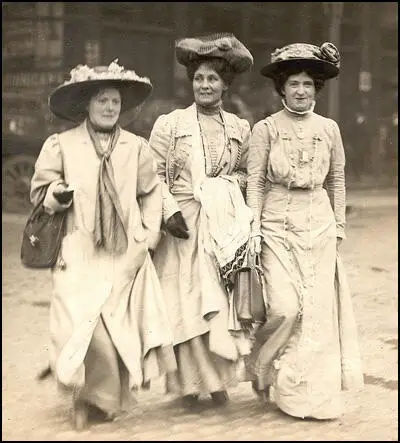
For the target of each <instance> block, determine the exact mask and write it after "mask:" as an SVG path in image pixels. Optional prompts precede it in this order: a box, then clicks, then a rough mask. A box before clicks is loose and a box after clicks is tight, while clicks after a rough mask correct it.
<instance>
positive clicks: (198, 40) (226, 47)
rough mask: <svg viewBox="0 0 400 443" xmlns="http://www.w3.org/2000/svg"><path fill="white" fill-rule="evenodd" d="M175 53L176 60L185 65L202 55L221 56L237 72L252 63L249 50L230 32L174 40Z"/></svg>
mask: <svg viewBox="0 0 400 443" xmlns="http://www.w3.org/2000/svg"><path fill="white" fill-rule="evenodd" d="M175 53H176V58H177V60H178V62H179V63H181V64H182V65H185V66H188V65H189V64H190V63H191V62H192V61H194V60H198V59H201V58H204V57H206V58H208V57H210V58H211V57H215V58H222V59H224V60H226V61H227V62H228V63H229V65H230V66H231V67H232V69H233V70H234V72H236V73H237V74H239V73H241V72H244V71H247V70H248V69H249V68H250V67H251V66H252V64H253V56H252V55H251V53H250V51H249V50H248V49H247V48H246V46H244V44H243V43H242V42H240V41H239V40H238V39H237V38H236V37H235V36H234V35H233V34H230V33H220V34H211V35H207V36H204V37H188V38H182V39H179V40H177V41H176V42H175Z"/></svg>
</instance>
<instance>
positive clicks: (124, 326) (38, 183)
mask: <svg viewBox="0 0 400 443" xmlns="http://www.w3.org/2000/svg"><path fill="white" fill-rule="evenodd" d="M110 158H111V163H112V166H113V169H114V178H115V186H116V189H117V193H118V195H119V199H120V203H121V207H122V212H123V219H124V220H123V221H124V225H125V228H126V231H127V236H128V248H127V251H126V252H125V253H124V254H123V255H121V256H119V257H114V256H112V255H110V254H109V253H107V252H105V251H103V250H99V249H96V248H95V246H94V241H93V232H94V220H95V202H96V193H97V180H98V173H99V165H100V160H99V158H98V157H97V154H96V152H95V149H94V146H93V144H92V141H91V139H90V136H89V133H88V131H87V128H86V124H85V122H84V123H83V124H81V125H80V126H78V127H76V128H74V129H71V130H69V131H66V132H63V133H61V134H54V135H52V136H50V137H49V138H48V139H47V140H46V141H45V143H44V145H43V148H42V150H41V152H40V155H39V157H38V159H37V162H36V166H35V173H34V175H33V178H32V184H31V201H32V203H34V204H35V203H37V202H38V201H39V199H40V198H41V197H42V196H43V193H44V192H45V193H46V197H45V200H44V204H45V206H47V207H48V208H50V209H53V210H56V209H57V205H58V203H57V201H56V200H55V199H54V197H53V196H52V191H53V189H54V187H55V186H56V185H57V184H58V183H59V182H60V181H63V180H65V182H67V183H68V184H70V185H71V186H73V188H74V190H75V192H74V198H73V204H72V206H71V207H70V208H69V209H68V214H67V228H66V231H67V232H66V235H65V237H64V239H63V242H62V248H61V253H60V258H61V257H62V259H63V261H64V262H65V267H61V266H59V265H58V264H56V266H55V267H54V268H53V269H52V276H53V283H54V285H53V287H54V291H53V295H52V298H51V308H50V334H51V358H50V360H51V365H52V367H53V370H54V372H55V375H56V378H57V379H58V381H60V382H61V383H63V384H64V385H67V386H82V385H83V384H84V365H83V361H84V358H85V355H86V352H87V349H88V346H89V343H90V340H91V337H92V334H93V331H94V328H95V326H96V323H97V320H98V319H99V316H100V315H102V317H103V319H104V322H105V324H106V327H107V329H108V331H109V334H110V336H111V339H112V341H113V343H114V345H115V346H116V348H117V350H118V352H119V354H120V356H121V358H122V360H123V361H124V363H125V365H126V367H127V369H128V371H129V373H130V387H131V388H132V387H137V386H140V385H141V384H142V383H143V382H145V381H147V380H148V379H150V378H151V377H153V376H159V375H160V374H161V373H163V371H164V370H171V371H172V370H174V369H175V360H174V356H173V354H172V347H171V344H172V333H171V328H170V324H169V319H168V316H167V311H166V308H165V306H164V301H163V297H162V292H161V287H160V284H159V281H158V279H157V275H156V273H155V269H154V267H153V263H152V261H151V259H150V256H149V254H148V248H154V247H155V245H156V243H157V241H158V238H159V228H160V223H161V213H162V199H161V188H160V184H159V180H158V178H157V175H156V167H155V164H154V161H153V159H152V157H151V155H150V153H149V151H148V146H147V142H146V141H145V140H144V139H142V138H140V137H138V136H136V135H134V134H132V133H130V132H127V131H125V130H122V129H121V132H120V136H119V138H118V141H117V143H116V146H115V148H114V150H113V152H112V154H111V156H110Z"/></svg>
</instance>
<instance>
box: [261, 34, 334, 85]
mask: <svg viewBox="0 0 400 443" xmlns="http://www.w3.org/2000/svg"><path fill="white" fill-rule="evenodd" d="M293 66H298V67H299V68H306V69H308V70H310V71H311V72H315V73H316V74H318V75H319V76H320V77H322V78H323V79H325V80H328V79H330V78H333V77H336V76H337V75H338V74H339V68H340V54H339V51H338V49H337V48H336V46H335V45H334V44H333V43H329V42H325V43H323V44H322V45H321V46H315V45H311V44H308V43H293V44H291V45H287V46H284V47H283V48H280V49H276V50H275V51H274V52H273V53H272V54H271V62H270V63H269V64H268V65H266V66H264V67H263V68H262V69H261V74H262V75H263V76H265V77H269V78H274V77H276V75H277V74H279V73H280V72H282V71H285V70H287V69H291V67H293Z"/></svg>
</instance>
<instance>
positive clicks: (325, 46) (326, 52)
mask: <svg viewBox="0 0 400 443" xmlns="http://www.w3.org/2000/svg"><path fill="white" fill-rule="evenodd" d="M320 49H321V56H322V58H324V59H325V60H328V61H329V62H331V63H333V64H335V65H339V64H340V54H339V51H338V49H337V47H336V46H335V45H334V44H333V43H330V42H325V43H322V45H321V47H320Z"/></svg>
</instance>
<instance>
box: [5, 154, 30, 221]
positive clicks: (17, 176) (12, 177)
mask: <svg viewBox="0 0 400 443" xmlns="http://www.w3.org/2000/svg"><path fill="white" fill-rule="evenodd" d="M35 162H36V158H35V157H32V156H30V155H16V156H12V157H9V158H7V159H6V160H4V161H3V166H2V174H3V179H2V184H3V200H2V206H3V210H4V209H5V210H9V211H11V212H27V211H29V210H30V209H31V208H32V205H31V203H30V200H29V192H30V186H31V178H32V175H33V172H34V170H35Z"/></svg>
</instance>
